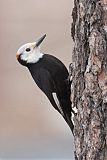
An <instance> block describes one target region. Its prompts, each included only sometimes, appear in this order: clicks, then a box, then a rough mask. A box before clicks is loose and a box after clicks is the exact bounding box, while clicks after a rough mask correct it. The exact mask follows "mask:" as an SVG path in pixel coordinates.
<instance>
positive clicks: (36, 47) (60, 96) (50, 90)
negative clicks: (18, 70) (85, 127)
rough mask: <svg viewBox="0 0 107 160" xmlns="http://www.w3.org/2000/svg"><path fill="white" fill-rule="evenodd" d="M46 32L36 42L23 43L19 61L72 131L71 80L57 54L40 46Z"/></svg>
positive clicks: (18, 55) (18, 54) (17, 56)
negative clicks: (46, 51)
mask: <svg viewBox="0 0 107 160" xmlns="http://www.w3.org/2000/svg"><path fill="white" fill-rule="evenodd" d="M45 37H46V34H44V35H43V36H42V37H41V38H39V39H38V40H37V41H36V42H32V43H26V44H24V45H22V46H21V47H20V48H19V49H18V51H17V53H16V58H17V60H18V62H19V63H20V64H21V65H23V66H25V67H27V68H28V70H29V71H30V73H31V76H32V77H33V79H34V81H35V83H36V84H37V86H38V87H39V88H40V89H41V90H42V91H43V92H44V94H45V95H46V96H47V98H48V99H49V101H50V103H51V104H52V106H53V107H54V108H55V109H56V110H57V111H58V112H59V113H60V114H61V115H62V117H63V118H64V120H65V121H66V123H67V124H68V126H69V127H70V129H71V131H72V133H73V130H74V124H73V122H72V120H71V117H72V113H73V114H75V113H74V111H73V109H72V107H71V100H70V95H71V89H70V85H71V82H70V80H69V79H68V77H69V72H68V70H67V68H66V67H65V65H64V64H63V63H62V62H61V61H60V60H59V59H58V58H56V57H55V56H53V55H51V54H44V53H43V52H41V50H40V46H41V44H42V42H43V40H44V39H45Z"/></svg>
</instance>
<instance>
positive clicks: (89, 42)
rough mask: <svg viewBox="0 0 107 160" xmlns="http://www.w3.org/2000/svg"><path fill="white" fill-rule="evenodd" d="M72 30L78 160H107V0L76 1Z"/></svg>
mask: <svg viewBox="0 0 107 160" xmlns="http://www.w3.org/2000/svg"><path fill="white" fill-rule="evenodd" d="M72 17H73V23H72V28H71V34H72V38H73V40H74V51H73V55H72V63H73V73H72V76H73V81H72V86H71V92H72V94H71V100H72V107H76V108H77V110H78V112H77V116H75V117H74V123H75V128H74V143H75V159H76V160H107V138H106V137H107V0H105V1H104V0H102V1H99V0H74V9H73V12H72Z"/></svg>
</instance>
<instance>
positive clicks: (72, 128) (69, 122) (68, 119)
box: [64, 113, 74, 134]
mask: <svg viewBox="0 0 107 160" xmlns="http://www.w3.org/2000/svg"><path fill="white" fill-rule="evenodd" d="M64 119H65V121H66V122H67V124H68V126H69V127H70V129H71V131H72V133H73V131H74V125H73V122H72V120H71V117H70V116H68V114H66V113H65V114H64ZM73 134H74V133H73Z"/></svg>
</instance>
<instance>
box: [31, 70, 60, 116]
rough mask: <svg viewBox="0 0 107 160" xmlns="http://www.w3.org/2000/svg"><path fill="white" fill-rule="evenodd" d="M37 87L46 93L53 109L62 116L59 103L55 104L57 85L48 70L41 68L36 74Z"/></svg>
mask: <svg viewBox="0 0 107 160" xmlns="http://www.w3.org/2000/svg"><path fill="white" fill-rule="evenodd" d="M33 78H34V80H35V82H36V84H37V86H38V87H39V88H40V89H41V90H42V91H43V92H44V93H45V95H46V96H47V97H48V99H49V101H50V102H51V104H52V105H53V107H54V108H55V109H56V110H57V111H58V112H59V113H61V114H62V112H61V108H59V107H58V105H57V103H56V102H55V99H54V96H53V93H54V92H55V85H54V81H53V79H52V77H51V74H50V73H49V71H48V70H46V69H44V68H40V69H39V71H38V73H37V72H36V75H35V76H33Z"/></svg>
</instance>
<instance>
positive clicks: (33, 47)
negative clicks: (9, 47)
mask: <svg viewBox="0 0 107 160" xmlns="http://www.w3.org/2000/svg"><path fill="white" fill-rule="evenodd" d="M45 37H46V34H45V35H44V36H42V37H41V38H40V39H39V40H38V41H37V42H33V43H27V44H24V45H23V46H21V47H20V48H19V49H18V51H17V54H16V57H17V60H18V61H19V63H21V64H22V65H24V66H27V65H28V64H29V63H36V62H38V61H39V59H40V58H42V57H43V53H41V52H40V44H41V43H42V41H43V40H44V38H45Z"/></svg>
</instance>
